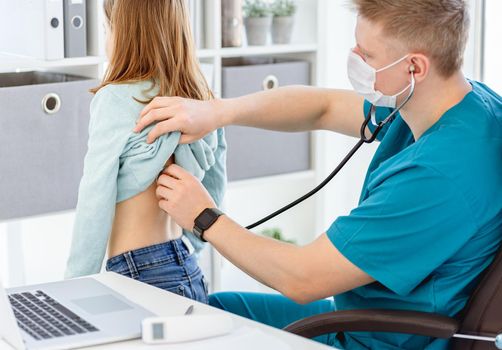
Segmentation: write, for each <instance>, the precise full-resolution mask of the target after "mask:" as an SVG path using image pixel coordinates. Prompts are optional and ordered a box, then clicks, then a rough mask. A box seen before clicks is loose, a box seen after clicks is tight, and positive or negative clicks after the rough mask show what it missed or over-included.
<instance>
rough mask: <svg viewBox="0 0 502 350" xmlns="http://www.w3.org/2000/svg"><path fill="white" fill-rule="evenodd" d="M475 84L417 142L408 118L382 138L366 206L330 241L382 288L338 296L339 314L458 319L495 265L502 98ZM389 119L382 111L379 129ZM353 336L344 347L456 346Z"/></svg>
mask: <svg viewBox="0 0 502 350" xmlns="http://www.w3.org/2000/svg"><path fill="white" fill-rule="evenodd" d="M470 83H471V85H472V91H471V92H469V93H468V94H467V95H466V96H465V97H464V99H463V100H462V101H461V102H460V103H458V104H457V105H455V106H454V107H452V108H451V109H450V110H448V111H447V112H446V113H445V114H444V115H443V116H442V117H441V118H440V119H439V120H438V121H437V122H436V123H435V124H434V125H433V126H432V127H430V128H429V129H428V130H427V131H426V132H425V133H424V134H423V135H422V136H421V137H420V138H419V139H418V140H417V141H415V140H414V138H413V135H412V133H411V130H410V129H409V127H408V126H407V124H406V123H405V122H404V120H403V119H402V118H401V116H398V117H397V118H396V119H395V120H394V121H393V122H392V123H391V124H390V126H387V127H385V128H384V129H383V130H382V132H381V134H380V135H379V139H380V141H381V143H380V145H379V147H378V149H377V151H376V153H375V155H374V157H373V160H372V162H371V164H370V166H369V169H368V173H367V176H366V180H365V183H364V186H363V190H362V194H361V198H360V202H359V206H358V207H357V208H355V209H354V210H353V211H352V212H351V213H350V214H349V215H348V216H342V217H339V218H338V219H337V220H336V221H335V222H334V223H333V224H332V225H331V227H330V228H329V230H328V231H327V234H328V237H329V239H330V240H331V241H332V243H333V244H334V245H335V246H336V248H337V249H338V250H339V251H340V252H341V253H342V254H343V255H344V256H345V257H346V258H347V259H348V260H350V261H351V262H352V263H353V264H355V265H356V266H358V267H359V268H360V269H361V270H363V271H365V272H366V273H367V274H369V275H370V276H371V277H373V278H374V279H375V281H376V282H374V283H371V284H369V285H366V286H363V287H359V288H357V289H354V290H351V291H349V292H346V293H343V294H340V295H337V296H336V297H335V304H336V309H337V310H353V309H374V308H383V309H405V310H417V311H425V312H432V313H439V314H443V315H447V316H454V315H456V314H457V313H458V312H459V311H460V310H461V309H462V308H463V307H464V306H465V304H466V301H467V299H468V297H469V295H470V294H471V292H472V291H473V288H475V286H476V283H477V282H478V277H479V275H480V273H481V272H482V271H483V270H484V269H485V268H486V267H487V266H488V265H489V263H490V262H491V261H492V260H493V258H494V255H495V253H496V251H497V249H498V247H499V245H500V243H501V241H502V98H501V97H500V96H499V95H497V94H496V93H495V92H494V91H492V90H490V89H489V88H488V87H486V86H485V85H483V84H481V83H478V82H473V81H471V82H470ZM369 108H370V105H369V103H365V106H364V109H365V110H364V115H366V113H367V111H368V110H369ZM389 112H390V110H389V109H388V108H378V111H377V120H382V119H383V118H385V117H386V116H387V115H388V113H389ZM370 124H371V123H370ZM344 336H345V339H344V340H341V341H340V343H339V344H337V345H338V346H339V347H342V348H345V349H351V350H352V349H367V348H369V349H424V348H425V349H445V348H447V345H448V343H447V341H446V340H441V339H437V340H436V339H433V338H427V337H422V336H412V335H407V334H397V333H368V332H365V333H363V332H357V333H355V332H354V333H345V334H344Z"/></svg>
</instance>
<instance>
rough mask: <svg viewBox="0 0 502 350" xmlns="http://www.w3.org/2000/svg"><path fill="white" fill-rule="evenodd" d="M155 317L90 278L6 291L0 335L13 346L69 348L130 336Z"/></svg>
mask: <svg viewBox="0 0 502 350" xmlns="http://www.w3.org/2000/svg"><path fill="white" fill-rule="evenodd" d="M150 316H154V314H153V313H151V312H150V311H148V310H146V309H144V308H142V307H141V306H139V305H136V304H134V303H133V302H131V301H129V300H127V299H126V298H125V297H123V296H121V295H120V294H118V293H117V292H115V291H113V290H112V289H110V288H108V287H106V286H105V285H103V284H102V283H100V282H98V281H96V280H95V279H92V278H81V279H74V280H67V281H61V282H55V283H47V284H40V285H33V286H26V287H20V288H12V289H8V290H5V289H4V288H3V286H2V284H1V281H0V338H4V339H5V340H6V341H7V342H8V343H9V344H10V345H11V346H13V347H14V348H16V349H69V348H76V347H82V346H89V345H96V344H103V343H109V342H115V341H122V340H128V339H135V338H139V337H140V336H141V321H142V320H143V319H144V318H146V317H150Z"/></svg>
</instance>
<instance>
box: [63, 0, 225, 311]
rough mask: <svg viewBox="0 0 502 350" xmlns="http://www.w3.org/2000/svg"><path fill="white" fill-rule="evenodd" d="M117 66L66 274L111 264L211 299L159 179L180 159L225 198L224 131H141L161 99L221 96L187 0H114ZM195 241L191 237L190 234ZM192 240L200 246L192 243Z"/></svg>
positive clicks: (108, 5) (108, 2)
mask: <svg viewBox="0 0 502 350" xmlns="http://www.w3.org/2000/svg"><path fill="white" fill-rule="evenodd" d="M104 7H105V14H106V19H107V21H106V22H107V23H106V29H107V30H106V31H107V45H106V46H107V49H106V51H107V52H106V53H107V56H108V58H109V62H110V63H109V67H108V70H107V72H106V74H105V78H104V80H103V82H102V83H101V84H100V85H99V86H98V87H97V88H95V89H93V90H92V92H93V93H95V96H94V99H93V101H92V103H91V118H90V122H89V142H88V152H87V155H86V157H85V164H84V174H83V177H82V180H81V183H80V188H79V199H78V204H77V210H76V218H75V225H74V232H73V242H72V247H71V252H70V257H69V260H68V266H67V271H66V277H69V278H71V277H77V276H82V275H88V274H92V273H98V272H99V271H100V269H101V265H102V262H103V258H104V256H105V252H106V246H107V243H108V256H109V257H111V258H110V259H109V260H108V261H107V263H106V269H107V270H108V271H114V272H117V273H120V274H122V275H125V276H128V277H131V278H134V279H138V280H140V281H143V282H146V283H149V284H151V285H154V286H157V287H160V288H163V289H165V290H169V291H172V292H176V293H178V294H181V295H184V296H187V297H189V298H193V299H195V300H198V301H202V302H207V288H206V284H205V281H204V276H203V275H202V272H201V270H200V268H199V267H198V266H197V261H196V256H195V254H193V251H194V247H193V246H195V250H200V249H201V248H202V244H201V242H199V241H197V240H196V238H195V236H193V235H192V234H191V233H189V232H182V229H181V227H179V226H178V225H177V224H176V223H175V222H174V221H173V220H172V219H171V218H170V217H169V216H168V215H167V214H166V213H165V212H164V211H162V210H161V209H160V208H159V207H158V198H157V196H156V194H155V191H156V178H157V177H158V175H159V174H160V173H161V172H162V170H163V168H164V167H165V166H166V165H169V164H171V163H173V162H175V163H177V164H178V165H180V166H182V167H183V168H185V169H187V170H188V171H190V172H191V173H192V174H194V175H195V176H197V177H198V178H199V179H200V180H202V183H203V184H204V186H205V187H206V188H207V190H208V192H209V193H210V194H211V195H212V196H213V198H214V199H215V201H216V202H217V203H218V204H220V203H221V200H222V197H223V193H224V189H225V183H226V173H225V168H224V166H225V155H226V145H225V140H224V135H223V130H218V131H217V132H215V133H212V134H209V135H207V136H206V137H205V138H204V139H202V140H200V141H197V142H195V143H193V144H190V145H179V144H178V143H179V139H180V133H179V132H176V133H171V134H168V135H165V136H163V137H161V138H159V139H158V140H156V141H155V142H154V143H153V144H148V143H147V142H146V135H147V134H148V131H149V130H150V129H151V127H150V128H148V129H146V130H143V131H142V132H141V133H139V134H135V133H133V132H132V129H133V128H134V126H135V122H136V120H137V118H138V117H139V113H140V111H141V110H142V108H143V107H144V105H145V104H146V103H148V102H150V101H151V100H152V99H153V98H154V97H156V96H168V95H169V96H180V97H187V98H192V99H198V100H208V99H211V98H212V94H211V91H210V90H209V88H208V86H207V84H206V82H205V80H204V78H203V76H202V74H201V71H200V69H199V66H198V61H197V58H196V54H195V45H194V43H193V40H192V34H191V31H190V26H189V19H188V14H187V9H186V4H185V0H148V1H137V0H105V1H104ZM187 238H188V239H187ZM192 243H193V244H192Z"/></svg>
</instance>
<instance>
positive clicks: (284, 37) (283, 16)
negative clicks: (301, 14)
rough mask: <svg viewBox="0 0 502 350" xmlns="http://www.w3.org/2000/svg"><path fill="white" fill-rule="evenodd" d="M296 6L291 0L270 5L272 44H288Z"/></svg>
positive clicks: (277, 1) (277, 0) (280, 0)
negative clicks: (272, 17)
mask: <svg viewBox="0 0 502 350" xmlns="http://www.w3.org/2000/svg"><path fill="white" fill-rule="evenodd" d="M295 13H296V4H295V2H294V1H293V0H275V1H274V2H273V4H272V14H273V16H274V19H273V21H272V42H273V43H274V44H289V43H290V42H291V34H292V33H293V25H294V23H295V17H294V15H295Z"/></svg>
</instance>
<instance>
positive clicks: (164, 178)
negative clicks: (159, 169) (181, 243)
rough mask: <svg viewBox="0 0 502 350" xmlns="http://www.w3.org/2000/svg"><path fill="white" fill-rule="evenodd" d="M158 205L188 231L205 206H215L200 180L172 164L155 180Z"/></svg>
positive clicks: (191, 228)
mask: <svg viewBox="0 0 502 350" xmlns="http://www.w3.org/2000/svg"><path fill="white" fill-rule="evenodd" d="M156 194H157V198H158V199H159V207H160V208H161V209H163V210H164V211H165V212H166V213H168V214H169V215H170V216H171V217H172V218H173V219H174V221H176V223H177V224H178V225H180V226H181V227H183V228H184V229H186V230H188V231H192V230H193V226H194V221H195V219H196V218H197V216H198V215H199V214H200V213H201V212H202V211H203V210H204V209H206V208H216V204H215V203H214V201H213V199H212V198H211V195H210V194H209V193H208V192H207V190H206V189H205V188H204V186H202V184H201V183H200V181H199V180H198V179H197V178H196V177H194V176H193V175H192V174H190V173H189V172H187V171H186V170H185V169H183V168H182V167H180V166H178V165H176V164H172V165H170V166H168V167H167V168H166V169H164V171H163V173H162V175H161V176H159V178H158V180H157V191H156Z"/></svg>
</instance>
